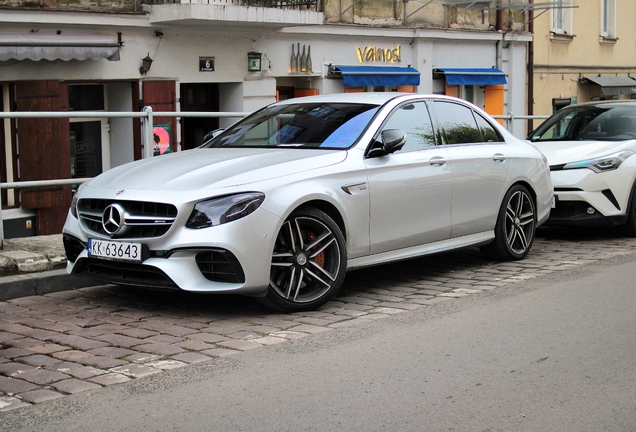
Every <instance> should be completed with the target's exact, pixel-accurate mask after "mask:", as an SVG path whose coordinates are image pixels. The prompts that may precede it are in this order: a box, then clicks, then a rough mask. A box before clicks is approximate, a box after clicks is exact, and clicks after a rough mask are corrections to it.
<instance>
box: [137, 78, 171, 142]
mask: <svg viewBox="0 0 636 432" xmlns="http://www.w3.org/2000/svg"><path fill="white" fill-rule="evenodd" d="M142 92H143V106H150V107H152V112H153V116H154V121H153V123H154V125H155V126H156V125H163V124H169V125H170V131H169V135H170V150H171V151H173V152H174V151H176V150H177V144H176V137H177V131H176V129H177V121H176V118H174V117H159V115H158V113H159V112H161V111H176V110H177V92H176V83H175V81H144V82H143V90H142Z"/></svg>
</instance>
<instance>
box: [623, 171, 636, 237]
mask: <svg viewBox="0 0 636 432" xmlns="http://www.w3.org/2000/svg"><path fill="white" fill-rule="evenodd" d="M624 230H625V234H627V235H628V236H630V237H636V183H634V186H633V187H632V194H631V197H630V198H629V207H628V208H627V223H626V224H625V227H624Z"/></svg>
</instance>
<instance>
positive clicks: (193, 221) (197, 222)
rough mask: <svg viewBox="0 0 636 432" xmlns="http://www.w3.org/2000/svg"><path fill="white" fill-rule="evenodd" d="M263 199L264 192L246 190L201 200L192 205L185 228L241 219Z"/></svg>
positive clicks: (202, 226)
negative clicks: (240, 192)
mask: <svg viewBox="0 0 636 432" xmlns="http://www.w3.org/2000/svg"><path fill="white" fill-rule="evenodd" d="M264 200H265V194H262V193H260V192H247V193H242V194H237V195H227V196H223V197H219V198H213V199H210V200H207V201H201V202H200V203H197V204H196V205H195V206H194V210H192V214H191V215H190V218H189V219H188V222H187V223H186V227H187V228H193V229H199V228H207V227H212V226H216V225H221V224H224V223H228V222H232V221H235V220H237V219H241V218H242V217H245V216H247V215H249V214H250V213H252V212H254V211H255V210H256V209H257V208H259V207H260V205H261V204H262V203H263V201H264Z"/></svg>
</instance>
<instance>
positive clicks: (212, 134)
mask: <svg viewBox="0 0 636 432" xmlns="http://www.w3.org/2000/svg"><path fill="white" fill-rule="evenodd" d="M223 131H225V129H215V130H213V131H210V132H208V133H206V134H205V136H204V137H203V140H201V145H203V144H205V143H206V142H208V141H210V140H211V139H212V138H214V137H216V136H218V135H220V134H221V133H222V132H223Z"/></svg>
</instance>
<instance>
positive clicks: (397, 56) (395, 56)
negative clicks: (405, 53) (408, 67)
mask: <svg viewBox="0 0 636 432" xmlns="http://www.w3.org/2000/svg"><path fill="white" fill-rule="evenodd" d="M356 53H357V54H358V61H359V62H360V63H365V62H384V63H398V62H399V61H400V60H402V46H401V45H398V46H397V47H396V48H377V47H368V46H367V47H364V48H357V49H356Z"/></svg>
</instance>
